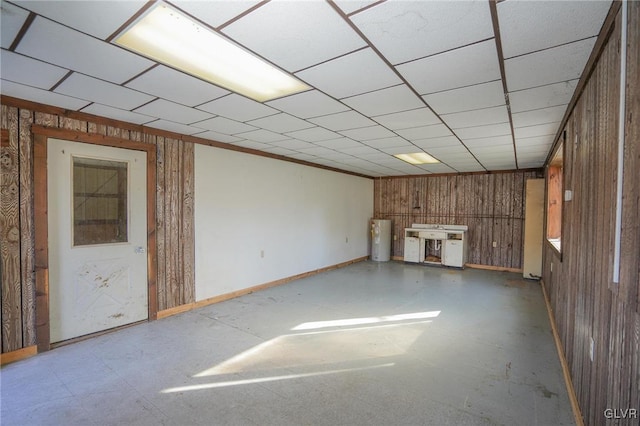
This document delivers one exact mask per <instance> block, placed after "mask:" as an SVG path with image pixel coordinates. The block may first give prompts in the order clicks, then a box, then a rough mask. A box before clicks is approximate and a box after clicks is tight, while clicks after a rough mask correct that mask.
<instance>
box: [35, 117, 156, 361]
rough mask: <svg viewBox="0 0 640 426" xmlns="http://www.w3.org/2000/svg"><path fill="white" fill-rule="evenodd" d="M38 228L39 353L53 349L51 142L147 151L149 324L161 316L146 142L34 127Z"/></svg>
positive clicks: (150, 151) (152, 169)
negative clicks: (50, 295)
mask: <svg viewBox="0 0 640 426" xmlns="http://www.w3.org/2000/svg"><path fill="white" fill-rule="evenodd" d="M31 131H32V133H33V134H34V144H33V151H34V158H33V162H34V170H33V179H34V185H35V191H34V219H35V221H34V226H35V268H36V273H35V276H36V342H37V345H38V352H43V351H47V350H49V349H50V348H51V336H50V323H49V251H48V247H49V223H48V213H47V209H48V205H47V200H48V197H47V193H48V186H47V143H48V140H49V138H53V139H62V140H68V141H72V142H82V143H89V144H94V145H102V146H110V147H115V148H123V149H131V150H135V151H144V152H146V153H147V291H148V315H149V321H152V320H155V319H156V318H157V314H158V295H157V282H156V271H157V259H158V253H157V252H158V249H157V244H156V146H155V145H154V144H147V143H143V142H135V141H130V140H126V139H120V138H114V137H109V136H103V135H99V134H95V133H82V132H77V131H73V130H65V129H56V128H51V127H44V126H37V125H33V126H32V127H31Z"/></svg>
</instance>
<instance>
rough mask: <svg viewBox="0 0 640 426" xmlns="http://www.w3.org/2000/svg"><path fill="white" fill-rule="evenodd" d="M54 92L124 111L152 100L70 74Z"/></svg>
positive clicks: (117, 87) (114, 85) (103, 82)
mask: <svg viewBox="0 0 640 426" xmlns="http://www.w3.org/2000/svg"><path fill="white" fill-rule="evenodd" d="M55 92H56V93H61V94H63V95H67V96H73V97H75V98H80V99H86V100H88V101H93V102H98V103H99V104H103V105H108V106H112V107H114V108H120V109H126V110H130V109H133V108H135V107H137V106H140V105H142V104H144V103H146V102H149V101H151V100H153V97H152V96H149V95H146V94H144V93H140V92H137V91H135V90H131V89H128V88H126V87H122V86H118V85H117V84H113V83H107V82H106V81H103V80H98V79H97V78H92V77H87V76H86V75H83V74H78V73H73V74H71V75H70V76H69V78H67V79H65V80H64V81H63V82H62V83H61V84H60V85H59V86H58V87H56V89H55ZM138 112H140V113H142V114H145V112H143V111H138ZM146 115H153V114H146ZM176 121H177V120H176Z"/></svg>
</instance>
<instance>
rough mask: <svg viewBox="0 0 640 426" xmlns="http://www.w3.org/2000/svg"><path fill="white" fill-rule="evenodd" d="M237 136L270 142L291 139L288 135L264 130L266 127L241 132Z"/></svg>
mask: <svg viewBox="0 0 640 426" xmlns="http://www.w3.org/2000/svg"><path fill="white" fill-rule="evenodd" d="M236 136H238V137H241V138H245V139H247V140H252V141H256V142H264V143H270V142H276V141H282V140H285V139H289V137H287V136H284V135H281V134H279V133H275V132H271V131H269V130H264V129H259V130H253V131H251V132H246V133H239V134H237V135H236Z"/></svg>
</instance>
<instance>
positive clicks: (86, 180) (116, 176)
mask: <svg viewBox="0 0 640 426" xmlns="http://www.w3.org/2000/svg"><path fill="white" fill-rule="evenodd" d="M72 161H73V245H74V247H75V246H85V245H95V244H113V243H123V242H127V241H128V229H127V223H128V214H127V175H128V164H127V163H126V162H122V161H110V160H102V159H96V158H85V157H73V159H72Z"/></svg>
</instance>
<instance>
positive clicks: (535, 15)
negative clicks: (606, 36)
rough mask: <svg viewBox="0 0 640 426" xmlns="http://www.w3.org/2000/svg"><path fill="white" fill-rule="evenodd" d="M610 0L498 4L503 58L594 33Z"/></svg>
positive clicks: (509, 2)
mask: <svg viewBox="0 0 640 426" xmlns="http://www.w3.org/2000/svg"><path fill="white" fill-rule="evenodd" d="M610 6H611V2H610V1H506V2H500V3H498V21H499V23H500V34H501V36H502V37H501V38H502V51H503V53H504V57H505V58H510V57H512V56H516V55H522V54H525V53H529V52H533V51H536V50H541V49H547V48H549V47H553V46H558V45H560V44H565V43H569V42H572V41H576V40H581V39H585V38H589V37H593V36H597V35H598V33H599V32H600V28H601V27H602V23H603V22H604V19H605V17H606V16H607V13H608V11H609V7H610Z"/></svg>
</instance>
